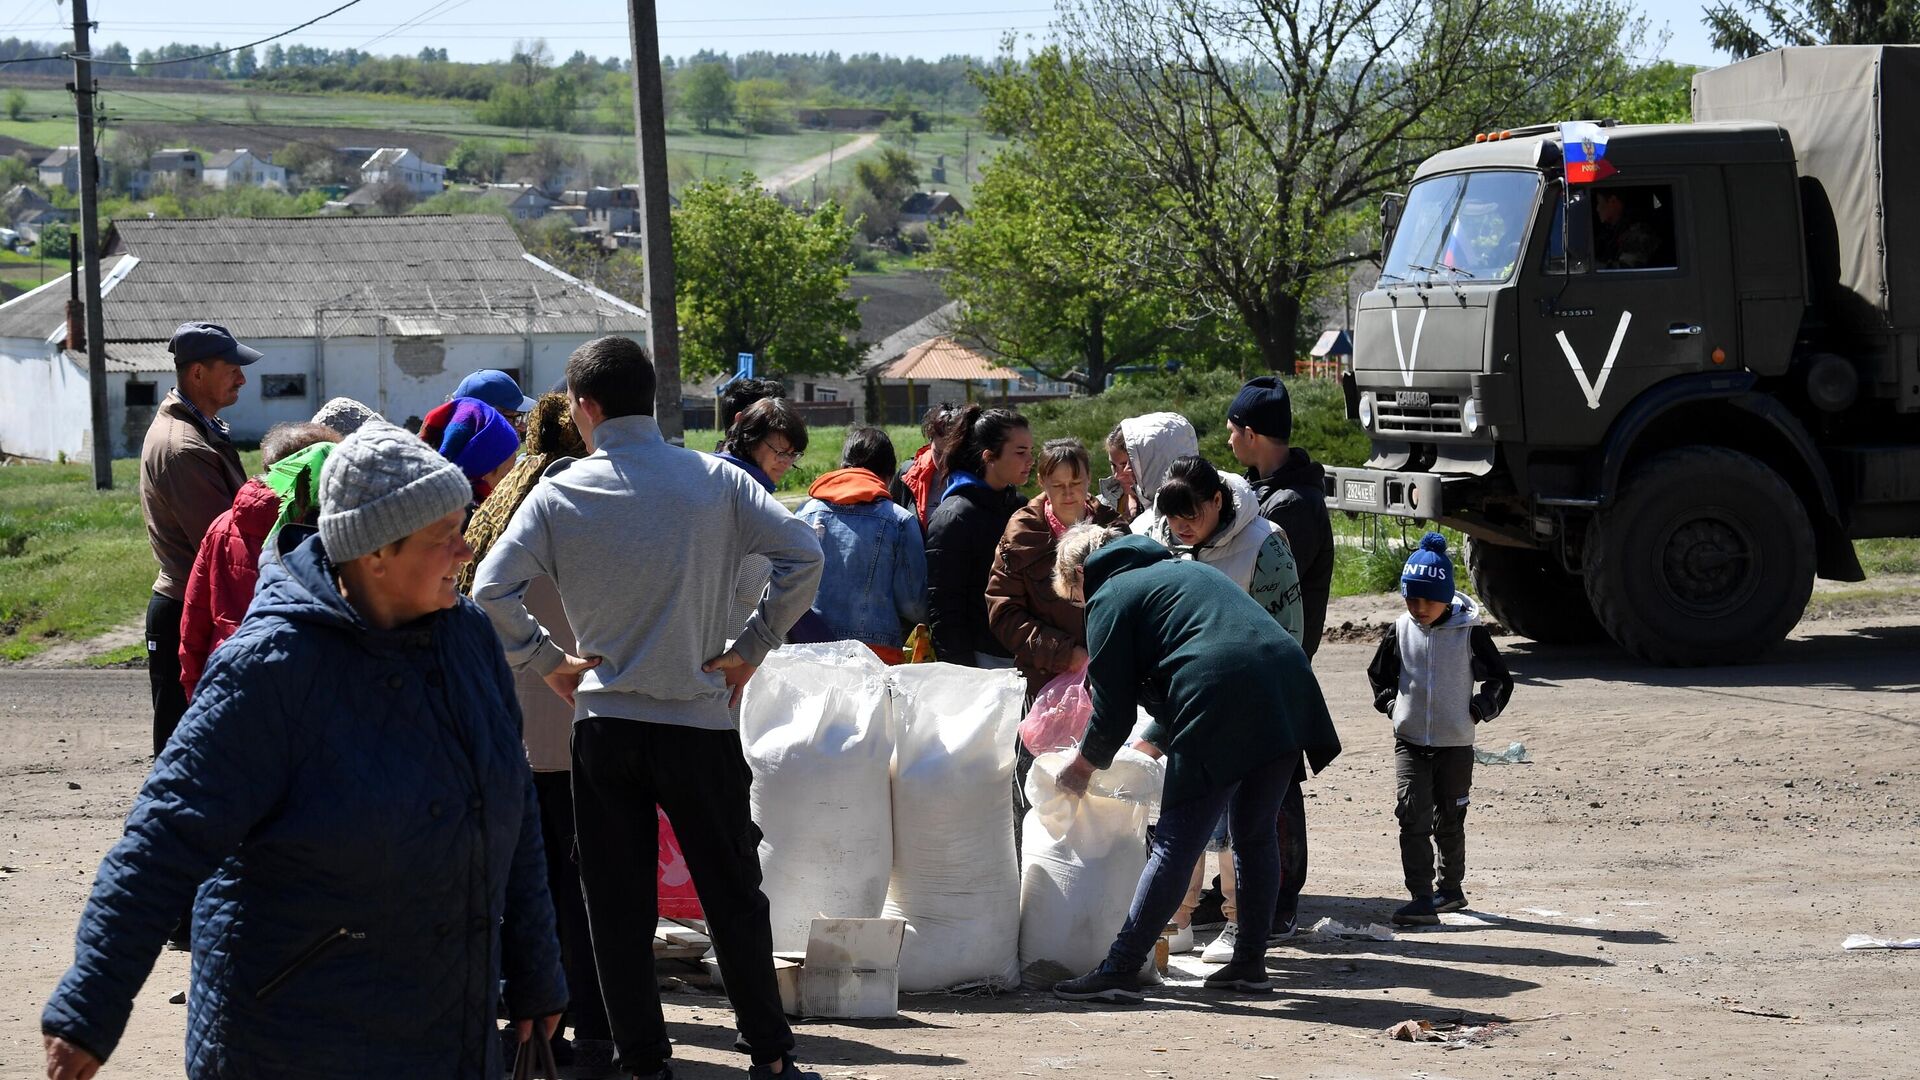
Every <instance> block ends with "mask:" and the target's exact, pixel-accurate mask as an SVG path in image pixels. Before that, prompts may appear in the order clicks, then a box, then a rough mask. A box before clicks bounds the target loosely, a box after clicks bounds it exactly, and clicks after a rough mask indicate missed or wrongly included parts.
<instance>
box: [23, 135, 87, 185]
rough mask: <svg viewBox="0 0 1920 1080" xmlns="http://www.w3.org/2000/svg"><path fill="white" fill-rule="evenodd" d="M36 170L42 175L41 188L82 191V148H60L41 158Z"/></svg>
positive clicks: (35, 167)
mask: <svg viewBox="0 0 1920 1080" xmlns="http://www.w3.org/2000/svg"><path fill="white" fill-rule="evenodd" d="M34 169H35V171H36V172H38V173H39V174H40V186H41V187H47V188H57V187H63V188H66V189H67V190H68V191H71V192H75V193H78V192H79V190H80V148H79V147H77V146H62V147H59V148H58V149H56V150H54V152H53V153H51V154H48V155H47V156H46V157H44V158H41V159H40V164H38V165H36V166H34Z"/></svg>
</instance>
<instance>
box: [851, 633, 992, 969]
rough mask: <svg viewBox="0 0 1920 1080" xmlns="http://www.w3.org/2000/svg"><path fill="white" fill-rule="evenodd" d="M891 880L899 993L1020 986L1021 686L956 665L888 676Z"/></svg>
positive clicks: (907, 669)
mask: <svg viewBox="0 0 1920 1080" xmlns="http://www.w3.org/2000/svg"><path fill="white" fill-rule="evenodd" d="M888 677H889V678H890V679H891V680H892V682H893V686H894V699H893V702H894V723H895V732H896V737H897V740H898V745H897V746H896V748H895V750H894V758H893V882H892V885H891V886H890V887H889V889H888V891H887V906H886V911H885V914H886V915H888V916H889V917H893V918H900V919H905V920H906V921H907V936H906V942H905V944H903V945H902V946H901V949H900V989H901V990H904V991H907V992H909V993H914V992H926V991H933V990H946V989H950V988H952V987H956V986H963V985H989V986H994V987H998V988H1001V989H1009V990H1010V989H1012V988H1014V987H1016V986H1018V985H1019V984H1020V968H1019V964H1020V956H1019V941H1020V874H1019V867H1018V865H1017V864H1016V863H1015V861H1014V854H1013V741H1014V737H1015V733H1016V732H1017V731H1018V730H1019V726H1020V718H1021V707H1020V706H1021V703H1022V699H1023V698H1024V697H1025V683H1024V681H1023V680H1022V679H1021V678H1020V676H1019V674H1018V673H1017V672H1014V671H983V670H979V669H976V668H964V667H956V666H954V665H952V664H909V665H906V666H904V667H896V668H891V669H889V671H888Z"/></svg>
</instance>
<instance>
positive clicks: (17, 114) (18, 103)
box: [7, 89, 27, 123]
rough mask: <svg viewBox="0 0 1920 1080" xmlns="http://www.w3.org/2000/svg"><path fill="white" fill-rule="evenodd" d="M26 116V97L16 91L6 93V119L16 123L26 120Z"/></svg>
mask: <svg viewBox="0 0 1920 1080" xmlns="http://www.w3.org/2000/svg"><path fill="white" fill-rule="evenodd" d="M26 115H27V95H25V94H23V93H21V92H20V91H19V90H17V89H15V90H9V91H7V119H9V120H12V121H14V122H15V123H18V122H20V121H21V120H24V119H26Z"/></svg>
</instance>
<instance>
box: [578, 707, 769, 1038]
mask: <svg viewBox="0 0 1920 1080" xmlns="http://www.w3.org/2000/svg"><path fill="white" fill-rule="evenodd" d="M752 783H753V773H752V770H750V769H749V768H748V767H747V759H746V756H745V754H744V753H743V752H742V751H741V748H740V735H739V733H738V732H736V731H704V730H701V729H698V728H688V727H676V726H673V725H670V724H650V723H647V722H645V721H641V720H623V719H609V718H594V717H589V718H587V719H585V720H578V721H575V722H574V725H573V808H574V825H575V829H576V835H577V836H578V839H579V851H580V881H581V884H582V885H583V886H585V888H586V900H587V918H588V921H589V923H590V924H591V926H592V931H593V953H594V959H595V960H596V961H597V962H598V963H599V967H600V989H601V992H602V995H603V997H604V998H605V1000H606V1008H607V1019H608V1021H609V1022H610V1023H611V1026H612V1028H613V1045H614V1053H615V1063H616V1064H617V1065H618V1066H619V1067H620V1068H621V1069H624V1070H626V1071H627V1072H630V1073H648V1072H655V1071H658V1070H659V1068H660V1067H661V1065H662V1064H663V1063H664V1062H665V1061H666V1060H667V1059H668V1058H669V1057H671V1056H672V1055H673V1046H672V1044H671V1043H670V1042H669V1041H668V1039H667V1027H666V1021H665V1020H664V1018H663V1017H662V1015H661V1012H660V987H659V984H658V983H657V982H656V981H655V979H654V973H653V930H654V926H655V924H656V923H657V922H658V921H659V896H658V893H657V891H656V884H655V880H654V879H655V874H656V865H657V862H658V859H659V847H660V837H659V823H658V821H657V820H656V818H655V816H654V807H655V805H658V806H659V807H660V809H662V810H664V811H666V815H667V820H668V821H669V822H671V823H672V824H673V832H674V835H675V836H676V837H677V838H678V839H679V841H680V850H681V852H682V854H684V855H685V856H686V860H687V869H688V871H690V872H691V873H692V874H693V885H694V889H695V890H696V891H698V892H699V894H700V906H701V908H702V909H703V910H704V911H705V912H706V916H707V934H708V936H709V937H711V938H712V939H713V949H714V952H715V953H717V954H718V955H719V959H720V975H721V977H722V978H723V979H724V980H725V981H726V984H727V997H728V998H730V999H731V1000H732V1002H733V1014H734V1019H735V1021H736V1022H737V1024H738V1027H739V1031H740V1036H741V1038H742V1040H743V1041H744V1042H745V1043H746V1045H747V1047H748V1052H749V1053H750V1054H751V1055H752V1057H753V1061H754V1063H755V1064H757V1065H758V1064H766V1063H768V1062H772V1061H777V1060H779V1059H780V1058H781V1057H782V1056H784V1055H786V1054H788V1053H790V1052H792V1050H793V1029H792V1028H791V1027H789V1026H788V1024H787V1018H786V1016H785V1015H784V1014H783V1013H782V1012H781V1011H780V987H779V984H778V983H776V982H775V981H774V976H773V929H772V924H771V923H770V922H769V918H768V913H767V912H768V907H767V897H766V894H765V893H763V892H761V891H760V829H759V827H758V826H757V825H755V824H754V823H753V817H752V813H751V810H750V808H749V805H748V791H749V789H750V788H751V786H752Z"/></svg>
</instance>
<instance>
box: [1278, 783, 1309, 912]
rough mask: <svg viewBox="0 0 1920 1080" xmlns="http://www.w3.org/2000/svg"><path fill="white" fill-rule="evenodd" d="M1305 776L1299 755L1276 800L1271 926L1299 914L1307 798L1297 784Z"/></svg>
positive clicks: (1304, 873) (1303, 880)
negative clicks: (1276, 880) (1276, 889)
mask: <svg viewBox="0 0 1920 1080" xmlns="http://www.w3.org/2000/svg"><path fill="white" fill-rule="evenodd" d="M1306 778H1307V762H1306V759H1305V758H1304V757H1303V758H1302V759H1301V760H1300V763H1299V764H1297V765H1295V766H1294V767H1293V780H1292V781H1291V782H1290V783H1288V785H1287V794H1286V796H1285V797H1284V798H1282V799H1281V800H1280V895H1279V897H1278V898H1276V900H1275V901H1274V905H1273V925H1274V926H1276V927H1279V926H1283V925H1285V924H1286V923H1289V922H1292V921H1293V920H1294V918H1295V917H1296V916H1298V915H1299V913H1300V890H1301V889H1303V888H1305V887H1306V884H1307V797H1306V793H1305V792H1303V791H1301V790H1300V785H1301V783H1302V782H1303V781H1305V780H1306Z"/></svg>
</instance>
